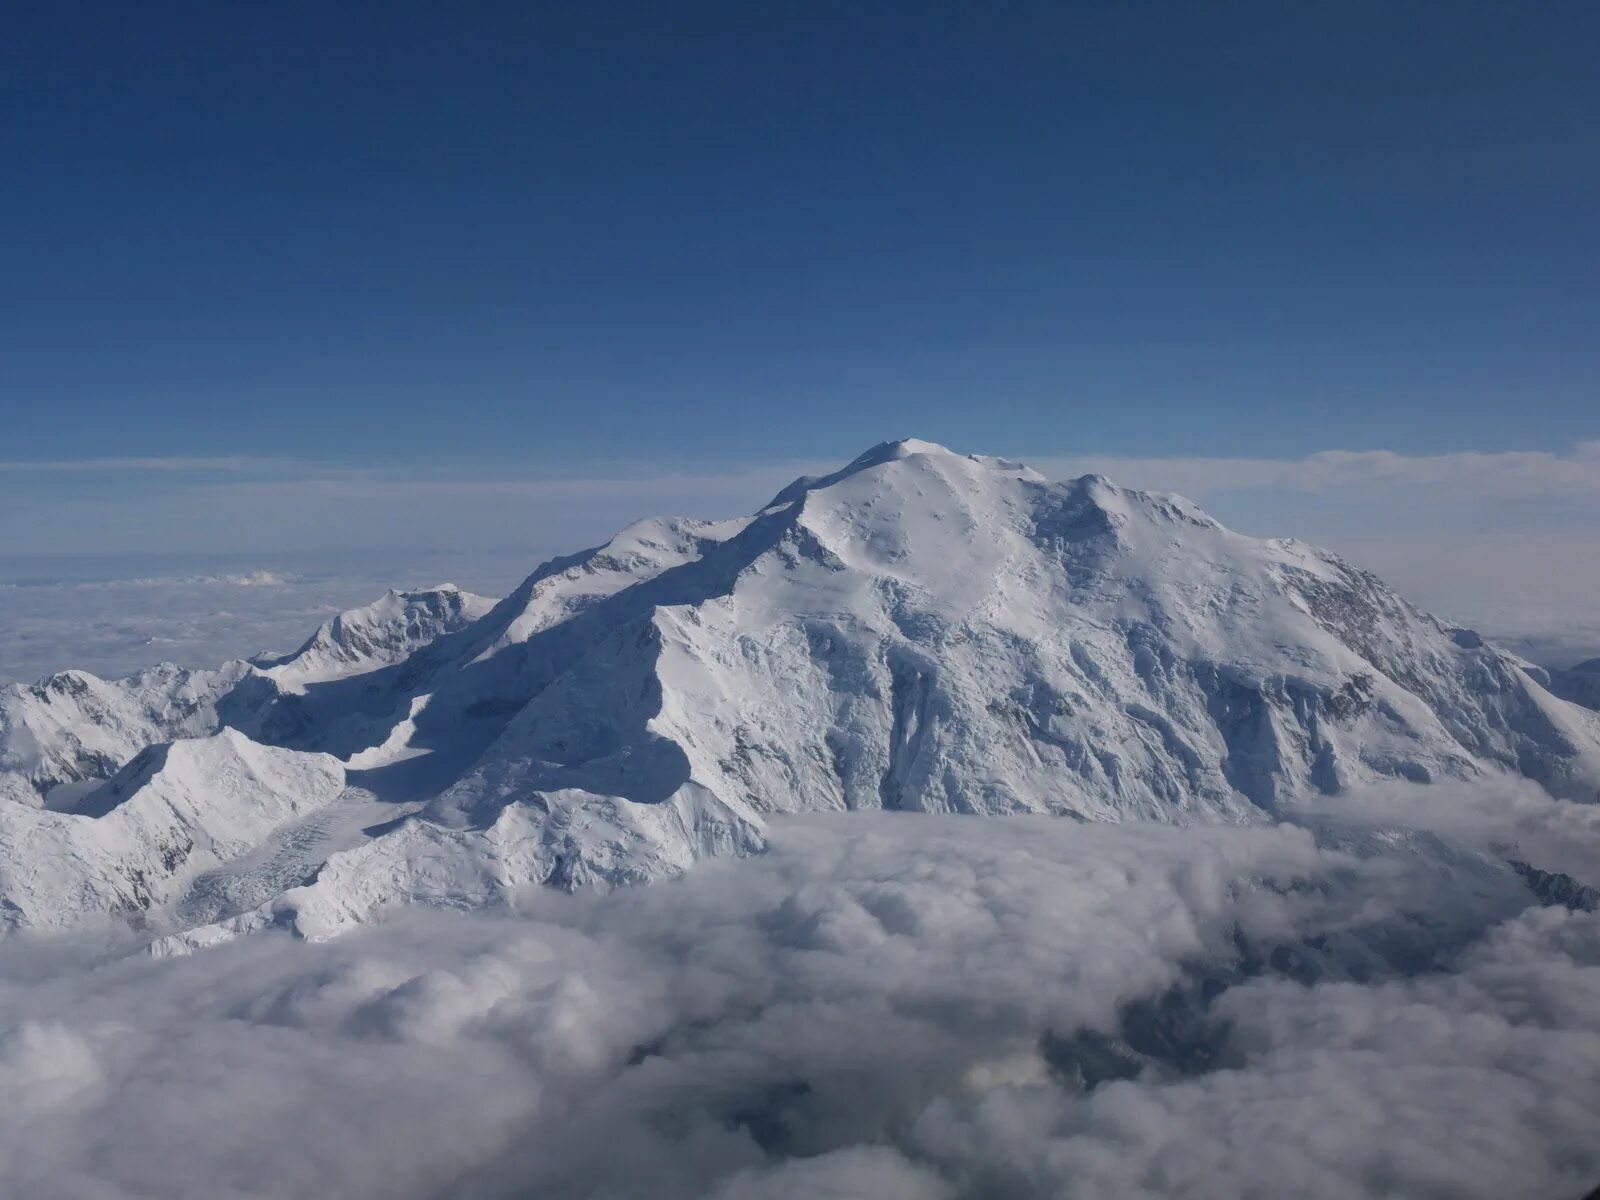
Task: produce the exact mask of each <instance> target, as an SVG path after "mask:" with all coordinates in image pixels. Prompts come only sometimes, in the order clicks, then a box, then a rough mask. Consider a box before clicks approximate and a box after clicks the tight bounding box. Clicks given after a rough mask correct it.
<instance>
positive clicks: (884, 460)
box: [766, 438, 1044, 509]
mask: <svg viewBox="0 0 1600 1200" xmlns="http://www.w3.org/2000/svg"><path fill="white" fill-rule="evenodd" d="M914 458H922V459H943V460H947V461H950V462H968V463H979V464H981V465H983V466H986V467H994V468H997V469H1001V470H1005V471H1011V472H1022V473H1025V474H1027V475H1028V476H1029V477H1030V478H1033V479H1035V480H1038V481H1040V482H1042V481H1043V480H1044V476H1042V475H1039V474H1037V473H1036V472H1033V471H1031V470H1029V469H1028V468H1027V467H1025V466H1024V465H1023V464H1022V463H1019V462H1013V461H1011V460H1010V459H1004V458H991V457H988V456H986V455H981V454H960V453H957V452H956V451H954V450H952V449H950V448H949V447H948V446H941V445H940V444H939V443H938V442H929V441H924V440H923V439H921V438H898V439H896V440H894V441H888V442H879V443H878V444H877V445H876V446H872V447H869V448H868V449H866V450H864V451H863V452H862V453H860V454H858V455H856V457H855V458H853V459H851V460H850V461H849V462H848V463H846V464H845V465H844V466H842V467H840V468H839V469H838V470H837V471H833V472H830V473H829V474H827V475H802V476H800V478H798V479H796V480H795V481H794V482H793V483H791V484H790V485H789V486H788V487H786V488H784V489H783V490H782V491H781V492H779V493H778V494H777V495H776V496H774V497H773V498H772V500H771V501H770V502H769V503H768V504H767V506H766V507H767V508H768V509H772V508H778V507H781V506H782V505H785V504H790V503H793V502H794V501H796V500H798V499H800V498H801V497H802V496H804V495H805V494H806V493H807V492H816V491H821V490H822V489H823V488H828V487H832V486H833V485H834V484H836V483H840V482H843V481H844V480H846V479H849V478H850V477H851V476H852V475H859V474H861V473H862V472H864V471H870V470H872V469H873V468H874V467H882V466H886V465H888V464H890V463H896V462H904V461H906V460H907V459H914Z"/></svg>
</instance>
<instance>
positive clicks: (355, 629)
mask: <svg viewBox="0 0 1600 1200" xmlns="http://www.w3.org/2000/svg"><path fill="white" fill-rule="evenodd" d="M493 607H494V601H493V600H490V599H488V598H487V597H484V596H475V595H473V594H472V593H471V592H464V591H462V590H461V589H460V588H458V587H456V586H455V585H454V584H448V583H447V584H444V585H443V586H441V587H437V588H430V589H428V590H426V591H421V592H397V591H393V590H391V591H390V592H389V594H388V595H386V596H384V597H383V599H381V600H378V601H376V602H375V603H373V604H369V605H367V606H366V607H365V608H352V609H349V610H348V611H346V612H342V613H340V614H339V615H338V616H336V617H334V618H333V619H332V620H330V621H328V622H326V623H325V624H324V625H323V626H322V627H321V628H320V629H318V630H317V632H316V633H314V634H312V635H311V638H310V639H309V640H308V641H307V642H306V643H305V645H303V646H301V647H300V649H298V650H296V651H295V652H294V653H292V654H285V655H282V656H278V657H262V658H257V659H255V660H254V664H255V665H256V666H257V667H260V668H261V669H262V671H263V673H264V674H266V675H268V676H270V677H271V678H272V679H274V680H275V681H277V682H278V683H279V684H282V685H284V686H286V687H288V688H291V689H303V688H304V687H305V686H306V685H307V684H312V683H321V682H325V681H327V680H330V679H338V678H343V677H345V676H349V675H360V674H364V673H366V672H368V671H373V670H376V669H377V668H379V667H382V666H387V665H389V664H391V663H397V662H400V661H401V660H402V659H405V658H408V657H409V656H410V655H412V654H414V653H415V652H416V651H418V650H420V649H421V648H422V647H424V646H426V645H428V644H429V643H430V642H432V641H433V640H434V639H436V638H438V637H440V636H441V635H443V634H446V633H454V632H455V631H456V630H458V629H465V628H466V627H467V626H468V625H470V624H472V622H474V621H476V620H477V619H478V618H479V617H481V616H483V615H484V614H485V613H486V612H488V611H489V610H490V609H491V608H493Z"/></svg>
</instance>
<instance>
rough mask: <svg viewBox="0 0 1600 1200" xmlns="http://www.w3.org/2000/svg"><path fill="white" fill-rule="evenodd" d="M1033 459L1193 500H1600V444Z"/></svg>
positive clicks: (1041, 466) (1055, 470)
mask: <svg viewBox="0 0 1600 1200" xmlns="http://www.w3.org/2000/svg"><path fill="white" fill-rule="evenodd" d="M1031 461H1033V463H1034V466H1035V467H1036V468H1037V469H1038V470H1041V471H1044V472H1045V473H1046V474H1048V475H1050V476H1052V477H1053V478H1071V477H1073V476H1077V475H1083V474H1087V473H1090V472H1095V473H1099V474H1102V475H1106V476H1108V477H1109V478H1111V479H1113V480H1116V481H1117V482H1119V483H1125V484H1127V485H1129V486H1132V487H1140V488H1146V489H1151V490H1157V491H1168V492H1179V493H1181V494H1183V495H1186V496H1189V497H1190V498H1192V499H1195V500H1203V499H1204V498H1205V497H1206V496H1210V495H1214V494H1216V493H1219V492H1237V491H1252V490H1269V489H1270V490H1283V491H1293V492H1309V493H1314V494H1329V493H1335V492H1345V491H1353V490H1358V489H1365V488H1371V487H1379V488H1385V489H1388V488H1442V489H1445V490H1447V491H1449V492H1451V493H1471V494H1476V495H1482V496H1487V497H1501V498H1510V497H1519V498H1520V497H1551V496H1584V497H1600V441H1586V442H1579V443H1578V444H1577V445H1576V446H1574V447H1573V448H1572V449H1571V450H1570V451H1568V452H1566V453H1564V454H1554V453H1550V452H1547V451H1541V450H1510V451H1501V452H1496V453H1480V452H1476V451H1468V452H1460V453H1452V454H1397V453H1395V452H1394V451H1391V450H1322V451H1318V452H1317V453H1315V454H1309V455H1306V456H1305V457H1303V458H1226V457H1210V458H1208V457H1173V458H1142V457H1140V458H1134V457H1113V456H1102V455H1084V456H1077V457H1065V458H1047V459H1035V460H1031Z"/></svg>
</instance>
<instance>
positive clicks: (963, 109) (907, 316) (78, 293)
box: [0, 0, 1600, 473]
mask: <svg viewBox="0 0 1600 1200" xmlns="http://www.w3.org/2000/svg"><path fill="white" fill-rule="evenodd" d="M1597 37H1600V10H1596V9H1595V8H1594V7H1593V6H1590V5H1578V4H1561V3H1555V4H1547V5H1537V6H1533V5H1507V4H1477V3H1466V2H1459V0H1456V2H1452V3H1448V4H1425V3H1424V4H1408V5H1392V4H1365V3H1338V4H1327V5H1298V4H1296V5H1281V4H1259V5H1257V4H1220V5H1206V6H1195V5H1185V4H1177V3H1172V4H1150V3H1130V4H1116V5H1103V4H1062V3H1055V4H1039V5H1035V4H1026V3H1022V4H1005V5H993V6H990V5H944V4H929V5H921V4H917V5H911V4H890V5H883V4H841V5H834V4H828V3H822V4H806V5H798V4H796V5H760V4H695V3H690V4H682V5H653V4H619V3H605V2H602V3H598V4H595V5H526V4H504V5H495V4H451V5H445V4H431V5H393V4H374V5H370V6H369V5H363V4H359V3H344V4H339V5H323V4H315V5H312V4H303V5H302V4H294V3H286V4H273V5H260V6H250V5H215V4H209V3H194V4H184V3H156V4H150V5H140V6H131V5H124V4H109V3H107V4H96V3H87V4H62V5H27V6H23V7H22V8H21V9H18V10H13V11H12V13H11V14H10V15H9V16H8V30H7V36H6V39H5V45H4V49H3V50H0V54H3V55H4V60H3V62H0V104H3V107H4V110H5V111H6V112H7V113H9V114H11V119H10V120H8V121H7V122H6V124H5V131H4V133H3V134H0V137H3V139H4V140H3V145H0V151H3V154H4V160H5V162H6V163H7V170H6V186H5V187H4V188H3V189H0V238H3V243H0V251H3V257H4V261H5V263H6V264H7V265H6V269H5V270H4V272H3V273H0V318H3V323H0V329H3V336H4V338H5V347H4V358H3V365H0V372H3V374H0V389H3V390H0V399H3V402H4V404H5V406H6V409H7V410H8V412H9V413H10V414H11V415H10V416H9V418H8V420H7V422H6V426H7V437H6V442H7V448H6V451H5V454H4V457H5V458H8V459H23V460H26V459H38V458H45V459H67V458H80V457H112V456H124V455H131V456H142V455H199V456H215V455H239V454H251V455H266V456H293V457H307V456H310V457H316V458H319V459H327V460H332V461H336V462H339V463H343V464H347V465H350V464H359V465H366V466H383V467H400V466H404V467H419V466H428V467H432V466H437V465H446V464H448V465H465V464H477V465H478V466H480V467H487V468H492V469H493V470H494V471H496V472H503V471H524V472H558V473H559V472H565V471H571V470H583V469H586V468H587V467H588V465H590V464H592V463H597V462H604V463H608V464H617V463H655V462H659V461H661V460H663V459H664V458H668V457H672V458H674V459H675V460H677V461H694V462H723V463H725V462H729V461H738V460H746V459H751V458H756V457H760V458H772V457H775V456H783V455H790V456H796V457H804V458H812V457H820V458H830V457H837V456H839V455H840V454H849V453H853V452H854V451H855V450H856V449H859V448H860V447H861V446H864V445H866V444H868V443H870V442H873V441H876V440H879V439H880V438H882V437H886V436H891V435H896V434H900V433H916V434H918V435H919V436H924V437H929V438H933V439H937V440H940V441H944V442H948V443H951V444H955V445H959V446H962V447H964V448H967V447H970V448H974V449H995V450H1002V451H1014V450H1019V449H1024V448H1037V449H1038V450H1039V451H1041V452H1044V453H1053V454H1062V453H1115V454H1159V455H1171V454H1241V453H1242V454H1252V455H1292V454H1298V453H1308V452H1312V451H1316V450H1320V449H1326V448H1330V447H1344V448H1356V449H1368V448H1375V447H1383V448H1388V449H1393V450H1397V451H1402V452H1433V451H1443V450H1466V449H1477V450H1496V449H1504V448H1507V447H1510V446H1516V447H1521V448H1530V449H1534V448H1543V449H1551V450H1555V449H1561V448H1564V447H1566V446H1569V445H1570V444H1572V443H1573V442H1576V441H1578V440H1581V439H1583V438H1585V437H1592V436H1595V434H1596V432H1597V430H1596V418H1595V415H1594V413H1595V408H1596V405H1595V403H1594V396H1593V391H1594V385H1595V381H1596V377H1597V374H1600V339H1597V338H1595V337H1594V336H1593V331H1594V329H1595V328H1596V327H1597V325H1600V288H1597V286H1596V282H1595V281H1596V279H1597V278H1600V261H1597V258H1600V254H1597V250H1600V237H1597V234H1600V203H1597V201H1600V195H1597V187H1596V184H1597V181H1600V74H1597V73H1596V72H1595V71H1594V69H1593V62H1592V52H1593V47H1594V46H1595V45H1596V44H1597Z"/></svg>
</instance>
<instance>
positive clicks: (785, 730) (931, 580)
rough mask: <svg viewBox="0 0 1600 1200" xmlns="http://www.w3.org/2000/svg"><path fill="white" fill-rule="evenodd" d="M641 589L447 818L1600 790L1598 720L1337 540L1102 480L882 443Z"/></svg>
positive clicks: (1204, 815) (1136, 811) (1242, 810)
mask: <svg viewBox="0 0 1600 1200" xmlns="http://www.w3.org/2000/svg"><path fill="white" fill-rule="evenodd" d="M633 595H634V597H635V598H636V600H637V601H638V603H621V602H622V601H624V600H626V599H628V598H629V596H630V593H622V594H619V595H618V596H617V597H616V598H615V599H616V601H617V602H616V603H612V604H611V605H608V606H605V607H604V608H597V609H595V610H593V612H592V613H591V616H592V617H593V618H595V620H594V621H593V622H592V624H593V625H595V626H597V627H596V628H593V629H591V630H588V631H585V632H586V633H587V634H588V636H586V637H585V638H584V639H583V642H584V644H583V646H582V648H581V653H579V654H578V655H577V661H575V662H573V663H572V664H571V665H569V666H567V667H566V668H565V669H564V670H562V671H561V672H560V674H559V675H557V676H556V677H555V678H554V679H553V680H552V681H551V682H550V683H549V684H548V685H547V686H543V687H536V688H534V689H532V694H531V695H530V696H529V697H528V699H527V702H526V705H525V707H523V708H522V709H521V710H520V711H519V712H518V714H517V715H516V717H515V718H514V719H513V720H511V721H510V723H509V724H508V725H507V727H506V728H505V730H504V732H503V733H502V734H501V735H500V736H499V738H498V739H497V740H496V742H495V743H494V745H493V746H492V747H491V748H490V750H489V751H488V753H487V754H486V755H485V758H484V760H483V762H482V763H480V764H479V766H478V767H476V768H475V769H474V770H473V771H472V772H470V773H469V774H468V776H467V777H466V778H465V779H464V780H463V781H462V782H461V783H460V784H458V785H457V786H456V787H455V788H454V789H452V790H451V791H450V792H448V793H447V794H446V795H445V796H444V797H443V798H442V800H441V802H440V805H439V806H438V807H439V809H440V810H441V811H447V810H450V809H452V808H453V809H454V810H456V811H458V812H463V813H466V814H469V818H468V819H480V820H481V819H482V814H484V813H486V812H492V811H493V810H494V807H495V805H496V803H497V800H498V799H499V798H502V797H504V796H506V795H521V794H528V793H538V792H541V791H544V790H549V789H565V788H581V789H584V790H587V791H591V792H594V793H596V794H600V795H613V796H622V797H626V798H628V799H632V800H635V801H640V802H654V801H659V800H662V799H665V798H667V797H669V796H672V795H674V794H675V793H676V790H677V789H678V788H680V787H682V786H686V785H689V784H691V783H692V784H694V785H697V786H699V787H703V788H704V789H706V790H707V791H708V792H709V793H710V794H711V795H713V796H715V797H716V798H717V799H718V800H720V801H721V802H722V803H724V804H725V805H727V806H728V807H729V809H730V810H732V811H734V812H738V813H741V814H758V813H760V812H763V811H779V810H794V809H827V808H865V807H885V808H897V809H921V810H928V811H964V812H977V813H1004V812H1019V811H1042V812H1056V813H1070V814H1074V815H1078V816H1082V817H1088V818H1094V819H1116V818H1118V817H1121V816H1140V817H1153V818H1157V819H1171V820H1184V819H1196V818H1198V819H1207V820H1213V819H1221V820H1247V819H1251V818H1253V817H1255V816H1260V815H1265V816H1272V815H1275V814H1277V813H1278V812H1279V811H1280V810H1281V809H1282V808H1283V806H1285V805H1292V804H1294V803H1296V802H1297V801H1299V800H1301V799H1303V798H1305V797H1307V796H1308V795H1316V794H1330V793H1337V792H1338V791H1340V790H1342V789H1343V788H1345V787H1347V786H1349V785H1350V784H1352V783H1357V782H1363V781H1367V780H1372V779H1374V778H1379V777H1384V776H1397V777H1402V778H1406V779H1413V780H1429V779H1434V778H1450V777H1454V778H1464V777H1470V776H1474V775H1477V774H1480V773H1483V772H1485V771H1494V770H1508V771H1513V772H1520V773H1522V774H1525V775H1527V776H1530V777H1532V778H1534V779H1537V780H1539V781H1540V782H1541V783H1543V784H1545V785H1546V786H1547V787H1549V788H1550V789H1551V790H1552V791H1555V792H1557V793H1561V794H1569V795H1574V794H1575V795H1581V796H1583V797H1584V798H1589V797H1592V796H1593V795H1594V793H1595V788H1596V786H1597V785H1600V749H1597V741H1596V737H1595V728H1594V724H1593V722H1592V721H1591V720H1589V719H1587V716H1586V714H1581V713H1579V712H1577V711H1576V710H1574V709H1570V708H1569V707H1568V706H1565V705H1562V704H1560V703H1559V702H1557V701H1555V700H1554V699H1553V698H1551V697H1549V696H1548V695H1547V694H1545V693H1543V692H1542V690H1541V689H1539V688H1538V687H1537V685H1535V684H1533V683H1532V682H1531V681H1530V680H1528V679H1527V678H1526V676H1525V675H1524V674H1523V673H1522V672H1521V671H1520V670H1519V669H1517V667H1516V665H1515V662H1514V660H1511V659H1509V658H1508V657H1507V656H1504V655H1502V654H1500V653H1499V652H1497V651H1495V650H1494V649H1493V648H1491V647H1488V646H1485V645H1483V644H1482V643H1481V641H1479V640H1478V639H1476V638H1471V637H1466V636H1462V635H1461V633H1460V631H1452V630H1449V629H1447V628H1446V627H1444V626H1442V625H1441V624H1440V623H1438V622H1437V621H1435V620H1433V619H1432V618H1430V617H1427V616H1426V615H1424V614H1422V613H1420V612H1418V611H1417V610H1415V609H1413V608H1412V607H1410V606H1409V605H1407V604H1405V603H1404V602H1403V601H1402V600H1400V599H1399V598H1398V597H1396V596H1395V595H1394V594H1393V593H1391V592H1390V591H1389V590H1388V589H1387V588H1385V587H1384V586H1383V585H1382V584H1381V583H1379V582H1378V581H1377V580H1376V579H1374V578H1372V577H1371V576H1368V575H1365V574H1363V573H1361V572H1358V571H1356V570H1354V569H1352V568H1350V567H1348V566H1347V565H1345V564H1343V563H1342V562H1340V561H1339V560H1338V559H1336V558H1334V557H1333V556H1332V555H1328V554H1325V553H1322V552H1319V551H1316V550H1314V549H1312V548H1310V547H1306V546H1302V545H1299V544H1296V543H1292V542H1262V541H1258V540H1255V539H1251V538H1247V537H1243V536H1241V535H1238V534H1235V533H1232V532H1230V531H1229V530H1226V529H1224V528H1223V527H1222V526H1220V525H1218V524H1217V523H1216V522H1215V521H1212V520H1211V519H1210V518H1208V517H1206V516H1205V515H1204V514H1203V513H1201V512H1199V511H1198V510H1197V509H1195V508H1194V506H1192V505H1191V504H1189V503H1188V502H1187V501H1183V500H1181V499H1178V498H1176V497H1162V496H1154V495H1149V494H1145V493H1139V492H1132V491H1127V490H1124V489H1120V488H1117V487H1115V486H1114V485H1112V484H1110V483H1108V482H1107V481H1105V480H1103V479H1099V478H1096V477H1093V476H1090V477H1086V478H1084V479H1080V480H1076V481H1074V482H1071V483H1067V484H1052V483H1048V482H1046V481H1045V480H1043V479H1042V478H1040V477H1039V476H1037V475H1035V474H1034V473H1033V472H1031V471H1029V470H1027V469H1026V468H1023V467H1020V466H1018V465H1016V464H1011V463H1006V462H1003V461H1001V460H994V459H981V458H969V457H964V456H960V455H956V454H952V453H950V452H949V451H946V450H943V449H941V448H937V447H931V446H929V445H927V444H925V443H898V444H894V445H891V446H887V447H880V448H877V449H876V450H874V451H871V452H869V453H868V454H867V455H864V456H863V457H862V458H861V459H859V460H857V463H856V464H853V465H852V467H850V468H847V469H846V470H845V471H842V472H840V473H838V474H836V475H833V476H829V477H826V478H824V479H821V480H814V481H802V482H801V483H800V484H797V485H796V486H795V487H794V488H791V489H789V490H787V491H786V492H785V493H783V494H781V495H780V496H779V498H778V500H777V501H775V503H774V506H773V507H771V508H769V509H767V510H766V511H765V512H763V513H762V514H761V515H760V516H759V517H758V518H757V519H756V520H755V521H754V522H752V523H751V524H750V525H749V526H747V527H746V528H745V529H744V530H742V531H741V533H740V535H739V536H738V537H735V538H733V539H730V540H728V541H726V542H724V543H721V544H720V545H719V546H718V548H717V552H716V553H715V554H707V555H704V556H702V558H700V559H697V560H695V561H694V562H691V563H687V564H685V565H683V566H681V567H679V568H677V569H675V570H674V571H671V572H667V573H665V574H663V575H662V576H660V577H658V578H657V579H655V580H653V581H652V582H651V584H650V585H649V586H648V587H647V588H640V589H634V593H633ZM601 618H605V619H603V620H602V619H601ZM573 632H575V631H573ZM551 649H552V650H555V651H557V652H559V653H562V654H566V653H569V652H571V650H572V648H571V647H570V646H553V647H551Z"/></svg>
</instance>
